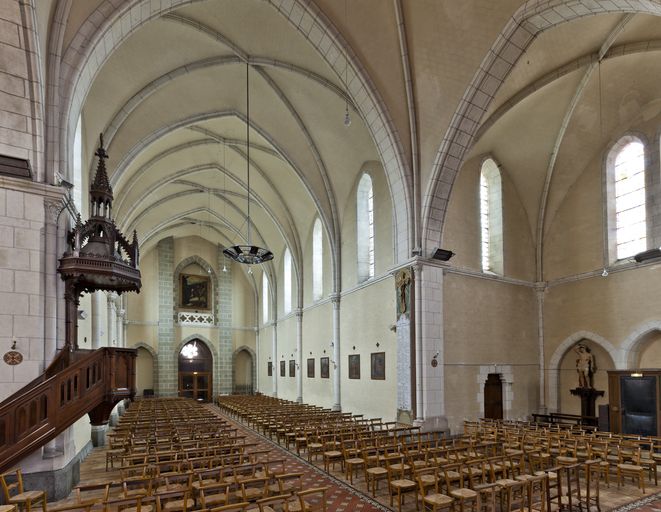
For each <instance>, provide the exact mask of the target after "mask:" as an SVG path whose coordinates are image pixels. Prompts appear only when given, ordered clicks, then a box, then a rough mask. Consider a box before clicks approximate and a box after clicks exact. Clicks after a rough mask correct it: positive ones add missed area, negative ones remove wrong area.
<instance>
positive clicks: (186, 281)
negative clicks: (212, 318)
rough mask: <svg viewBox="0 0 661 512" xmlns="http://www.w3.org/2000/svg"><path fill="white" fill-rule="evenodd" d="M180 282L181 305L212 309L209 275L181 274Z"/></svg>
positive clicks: (188, 307) (189, 307)
mask: <svg viewBox="0 0 661 512" xmlns="http://www.w3.org/2000/svg"><path fill="white" fill-rule="evenodd" d="M179 279H180V282H179V307H182V308H187V309H196V310H200V309H207V310H208V309H210V302H211V301H210V300H209V290H210V288H211V286H210V284H211V282H210V281H211V280H210V278H209V276H196V275H192V274H181V276H180V278H179Z"/></svg>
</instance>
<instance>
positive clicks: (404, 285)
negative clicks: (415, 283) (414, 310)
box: [395, 268, 412, 318]
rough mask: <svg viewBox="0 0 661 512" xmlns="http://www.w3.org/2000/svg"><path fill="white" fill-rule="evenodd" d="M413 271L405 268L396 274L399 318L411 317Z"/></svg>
mask: <svg viewBox="0 0 661 512" xmlns="http://www.w3.org/2000/svg"><path fill="white" fill-rule="evenodd" d="M411 282H412V280H411V269H408V268H405V269H403V270H400V271H399V272H397V274H395V288H396V289H397V318H399V317H400V316H402V315H406V316H409V312H410V310H411Z"/></svg>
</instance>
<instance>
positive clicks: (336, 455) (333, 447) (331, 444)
mask: <svg viewBox="0 0 661 512" xmlns="http://www.w3.org/2000/svg"><path fill="white" fill-rule="evenodd" d="M322 453H323V457H324V470H325V471H326V472H327V473H330V469H331V465H332V467H333V470H335V464H337V463H338V462H339V463H340V467H341V469H344V457H343V456H342V451H341V450H339V449H338V445H337V442H336V441H335V438H334V437H332V438H331V439H329V440H327V441H326V442H325V443H324V448H323V452H322Z"/></svg>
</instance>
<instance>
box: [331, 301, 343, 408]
mask: <svg viewBox="0 0 661 512" xmlns="http://www.w3.org/2000/svg"><path fill="white" fill-rule="evenodd" d="M331 302H332V303H333V410H334V411H341V410H342V395H341V386H342V372H341V371H340V369H341V367H342V365H341V361H340V357H341V355H342V353H341V351H340V294H339V293H334V294H332V295H331Z"/></svg>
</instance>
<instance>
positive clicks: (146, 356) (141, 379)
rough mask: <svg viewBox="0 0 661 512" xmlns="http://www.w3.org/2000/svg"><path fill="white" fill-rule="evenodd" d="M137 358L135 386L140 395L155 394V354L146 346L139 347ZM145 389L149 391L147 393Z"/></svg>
mask: <svg viewBox="0 0 661 512" xmlns="http://www.w3.org/2000/svg"><path fill="white" fill-rule="evenodd" d="M137 353H138V357H137V358H136V362H135V365H136V371H135V387H136V389H137V392H138V395H142V396H145V395H153V394H154V356H152V354H151V352H149V350H147V349H146V348H145V347H138V350H137ZM145 391H147V392H146V393H145Z"/></svg>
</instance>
